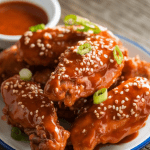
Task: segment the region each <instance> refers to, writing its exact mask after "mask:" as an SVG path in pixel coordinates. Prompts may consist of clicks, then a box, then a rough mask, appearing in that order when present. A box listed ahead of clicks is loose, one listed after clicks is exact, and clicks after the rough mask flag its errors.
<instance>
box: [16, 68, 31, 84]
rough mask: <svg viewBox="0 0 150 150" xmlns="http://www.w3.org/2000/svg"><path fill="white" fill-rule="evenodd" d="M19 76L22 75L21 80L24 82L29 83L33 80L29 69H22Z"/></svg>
mask: <svg viewBox="0 0 150 150" xmlns="http://www.w3.org/2000/svg"><path fill="white" fill-rule="evenodd" d="M19 75H20V79H21V80H23V81H29V80H31V78H32V72H31V71H30V70H29V69H27V68H23V69H21V70H20V72H19Z"/></svg>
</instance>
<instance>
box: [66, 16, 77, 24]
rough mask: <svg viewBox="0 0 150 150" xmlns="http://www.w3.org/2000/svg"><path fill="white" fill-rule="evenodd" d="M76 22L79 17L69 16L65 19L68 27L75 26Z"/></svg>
mask: <svg viewBox="0 0 150 150" xmlns="http://www.w3.org/2000/svg"><path fill="white" fill-rule="evenodd" d="M76 21H77V16H76V15H73V14H70V15H67V16H65V18H64V23H65V25H66V26H69V25H74V24H76Z"/></svg>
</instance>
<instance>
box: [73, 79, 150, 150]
mask: <svg viewBox="0 0 150 150" xmlns="http://www.w3.org/2000/svg"><path fill="white" fill-rule="evenodd" d="M149 113H150V83H149V81H148V80H147V79H146V78H142V77H136V78H131V79H129V80H127V81H125V82H124V83H122V84H121V85H119V86H118V87H116V88H115V89H113V90H111V91H109V93H108V99H107V100H106V101H104V102H103V103H100V104H95V105H94V104H93V105H92V106H91V107H90V108H89V109H88V110H87V112H86V113H83V114H82V115H80V116H79V117H78V118H77V119H76V121H75V122H74V125H73V127H72V129H71V142H72V144H73V147H74V150H93V149H94V147H95V146H96V145H97V144H100V143H101V144H106V143H118V142H119V141H120V140H122V139H123V138H124V137H126V136H128V135H131V134H133V133H134V132H136V131H138V130H139V129H140V128H142V127H143V124H144V123H145V121H146V120H147V117H148V115H149Z"/></svg>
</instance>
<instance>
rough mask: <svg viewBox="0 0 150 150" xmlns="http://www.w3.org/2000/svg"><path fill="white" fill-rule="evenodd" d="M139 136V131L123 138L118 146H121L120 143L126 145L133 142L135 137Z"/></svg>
mask: <svg viewBox="0 0 150 150" xmlns="http://www.w3.org/2000/svg"><path fill="white" fill-rule="evenodd" d="M138 135H139V131H137V132H135V133H133V134H131V135H129V136H127V137H125V138H124V139H122V140H121V141H120V142H119V143H118V144H122V143H128V142H131V141H132V140H134V139H135V138H136V137H137V136H138Z"/></svg>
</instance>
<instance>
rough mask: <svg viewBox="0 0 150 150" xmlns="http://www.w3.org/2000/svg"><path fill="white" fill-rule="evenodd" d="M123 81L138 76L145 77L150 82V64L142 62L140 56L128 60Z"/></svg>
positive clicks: (123, 73)
mask: <svg viewBox="0 0 150 150" xmlns="http://www.w3.org/2000/svg"><path fill="white" fill-rule="evenodd" d="M122 76H123V77H122V80H127V79H129V78H133V77H136V76H140V77H145V78H147V79H148V80H150V63H148V62H146V61H142V60H140V58H139V56H136V57H133V58H130V57H129V58H127V60H126V61H125V65H124V68H123V70H122Z"/></svg>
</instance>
